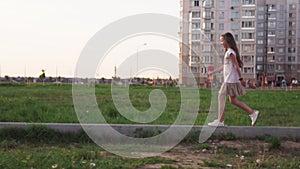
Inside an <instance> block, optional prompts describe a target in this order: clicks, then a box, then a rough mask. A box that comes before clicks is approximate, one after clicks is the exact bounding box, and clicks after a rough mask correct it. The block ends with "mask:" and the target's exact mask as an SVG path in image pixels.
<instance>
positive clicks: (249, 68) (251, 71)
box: [244, 67, 253, 74]
mask: <svg viewBox="0 0 300 169" xmlns="http://www.w3.org/2000/svg"><path fill="white" fill-rule="evenodd" d="M244 73H248V74H250V73H253V68H252V67H244Z"/></svg>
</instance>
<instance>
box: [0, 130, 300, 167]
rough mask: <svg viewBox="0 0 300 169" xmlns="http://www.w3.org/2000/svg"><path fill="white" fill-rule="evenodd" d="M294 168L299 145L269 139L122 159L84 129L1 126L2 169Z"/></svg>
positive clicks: (217, 142)
mask: <svg viewBox="0 0 300 169" xmlns="http://www.w3.org/2000/svg"><path fill="white" fill-rule="evenodd" d="M153 166H155V167H156V168H158V169H191V168H195V169H198V168H226V167H228V166H232V167H228V168H243V169H253V168H299V167H300V143H299V142H294V141H285V140H281V139H279V138H274V137H269V136H266V137H262V138H259V139H256V140H235V139H234V138H223V139H222V138H217V137H216V138H211V139H210V140H208V142H207V143H203V144H198V143H195V142H188V141H186V142H182V143H181V144H179V145H178V146H176V147H175V148H173V149H172V150H170V151H168V152H165V153H163V154H161V155H158V156H156V157H151V158H136V159H133V158H124V157H120V156H116V155H113V154H111V153H109V152H107V151H105V150H103V149H102V148H100V147H99V146H97V145H96V144H94V143H93V142H92V141H91V140H90V139H89V138H88V137H87V136H86V135H85V133H84V132H82V133H78V134H76V135H74V134H64V135H62V134H61V133H58V132H55V131H53V130H50V129H47V128H45V127H42V126H34V127H31V128H29V130H26V131H25V130H24V129H1V130H0V168H1V169H24V168H30V169H56V168H57V169H62V168H65V169H94V168H95V169H96V168H99V169H149V168H151V167H153Z"/></svg>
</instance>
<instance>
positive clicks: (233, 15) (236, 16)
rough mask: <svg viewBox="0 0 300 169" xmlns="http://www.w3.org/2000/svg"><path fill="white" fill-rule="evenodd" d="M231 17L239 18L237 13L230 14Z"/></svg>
mask: <svg viewBox="0 0 300 169" xmlns="http://www.w3.org/2000/svg"><path fill="white" fill-rule="evenodd" d="M231 17H232V18H233V19H238V18H239V12H232V13H231Z"/></svg>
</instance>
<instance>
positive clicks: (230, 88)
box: [219, 83, 246, 96]
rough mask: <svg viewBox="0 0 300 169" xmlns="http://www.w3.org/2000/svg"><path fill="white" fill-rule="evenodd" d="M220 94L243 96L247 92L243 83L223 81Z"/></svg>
mask: <svg viewBox="0 0 300 169" xmlns="http://www.w3.org/2000/svg"><path fill="white" fill-rule="evenodd" d="M219 94H222V95H226V96H242V95H244V94H246V90H245V88H244V86H242V84H241V83H223V84H222V86H221V88H220V92H219Z"/></svg>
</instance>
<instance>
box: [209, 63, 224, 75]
mask: <svg viewBox="0 0 300 169" xmlns="http://www.w3.org/2000/svg"><path fill="white" fill-rule="evenodd" d="M222 70H223V65H222V66H220V67H218V68H217V69H216V70H214V71H212V72H208V75H212V74H215V73H218V72H221V71H222Z"/></svg>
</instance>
